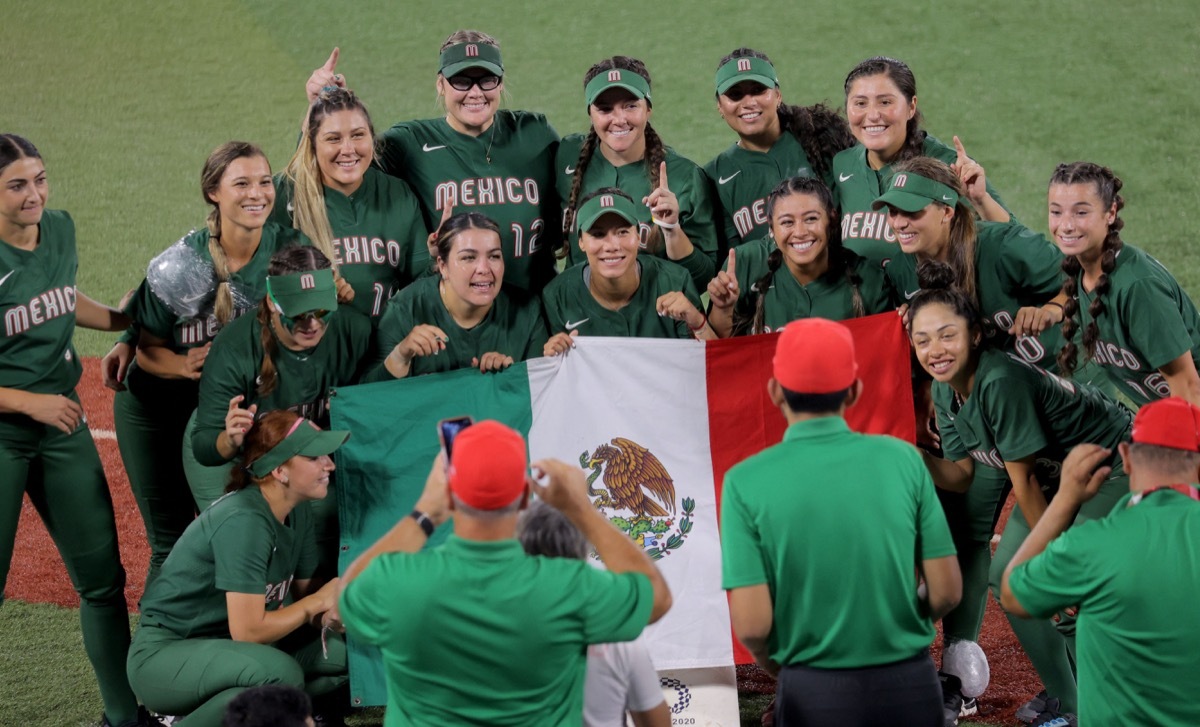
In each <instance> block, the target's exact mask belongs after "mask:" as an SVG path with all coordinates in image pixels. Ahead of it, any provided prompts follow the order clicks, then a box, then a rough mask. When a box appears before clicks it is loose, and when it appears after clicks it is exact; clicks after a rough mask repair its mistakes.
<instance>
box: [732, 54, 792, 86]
mask: <svg viewBox="0 0 1200 727" xmlns="http://www.w3.org/2000/svg"><path fill="white" fill-rule="evenodd" d="M742 81H754V82H755V83H761V84H762V85H764V86H766V87H767V88H776V87H777V86H779V76H778V75H777V74H776V73H775V66H773V65H771V62H770V61H766V60H763V59H762V58H754V57H752V56H744V57H741V58H730V59H729V60H728V61H726V62H725V63H723V64H721V67H720V68H718V69H717V93H725V92H726V91H728V90H729V89H731V88H733V87H734V86H736V85H738V84H739V83H741V82H742Z"/></svg>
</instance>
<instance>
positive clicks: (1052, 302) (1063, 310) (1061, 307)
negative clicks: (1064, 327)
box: [1042, 300, 1067, 313]
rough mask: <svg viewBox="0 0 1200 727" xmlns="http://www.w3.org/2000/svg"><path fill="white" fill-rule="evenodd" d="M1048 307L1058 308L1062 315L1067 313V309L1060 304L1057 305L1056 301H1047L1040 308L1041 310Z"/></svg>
mask: <svg viewBox="0 0 1200 727" xmlns="http://www.w3.org/2000/svg"><path fill="white" fill-rule="evenodd" d="M1048 305H1053V306H1057V307H1058V309H1059V310H1060V311H1062V312H1063V313H1066V312H1067V309H1066V308H1063V304H1062V303H1058V302H1056V301H1053V300H1051V301H1047V302H1045V303H1042V307H1043V308H1045V307H1046V306H1048Z"/></svg>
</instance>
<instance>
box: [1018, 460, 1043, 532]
mask: <svg viewBox="0 0 1200 727" xmlns="http://www.w3.org/2000/svg"><path fill="white" fill-rule="evenodd" d="M1010 477H1011V473H1010ZM1011 479H1012V484H1013V495H1014V496H1015V497H1016V498H1017V504H1018V505H1020V506H1021V514H1022V515H1024V516H1025V522H1026V523H1028V524H1029V527H1030V528H1033V527H1035V526H1036V525H1037V523H1038V521H1039V520H1041V518H1042V515H1043V514H1045V512H1046V496H1045V495H1043V494H1042V489H1041V488H1040V487H1038V486H1037V484H1036V482H1034V481H1032V480H1030V479H1029V478H1028V477H1011Z"/></svg>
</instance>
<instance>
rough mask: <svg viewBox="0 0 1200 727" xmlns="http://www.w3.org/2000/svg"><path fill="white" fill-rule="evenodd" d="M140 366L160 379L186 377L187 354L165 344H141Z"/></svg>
mask: <svg viewBox="0 0 1200 727" xmlns="http://www.w3.org/2000/svg"><path fill="white" fill-rule="evenodd" d="M137 363H138V368H140V369H141V370H143V371H145V372H146V373H148V374H154V375H155V376H157V377H159V378H160V379H186V378H190V377H188V376H187V375H186V373H185V372H186V371H187V356H186V355H181V354H178V353H175V352H174V351H172V350H171V349H169V348H167V347H165V346H139V347H138V350H137Z"/></svg>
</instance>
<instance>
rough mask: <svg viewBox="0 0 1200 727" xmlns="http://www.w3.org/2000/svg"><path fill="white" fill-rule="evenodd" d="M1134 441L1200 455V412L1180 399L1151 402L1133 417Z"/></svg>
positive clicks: (1173, 397) (1172, 398)
mask: <svg viewBox="0 0 1200 727" xmlns="http://www.w3.org/2000/svg"><path fill="white" fill-rule="evenodd" d="M1133 441H1134V442H1136V443H1137V444H1152V445H1154V446H1156V447H1170V448H1171V449H1183V450H1186V451H1188V452H1200V409H1197V408H1196V407H1194V406H1192V405H1191V404H1190V403H1188V401H1187V400H1186V399H1181V398H1180V397H1178V396H1172V397H1171V398H1169V399H1160V400H1158V401H1152V402H1150V403H1149V404H1147V405H1145V406H1143V407H1142V408H1141V409H1138V413H1137V416H1136V417H1134V418H1133Z"/></svg>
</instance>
